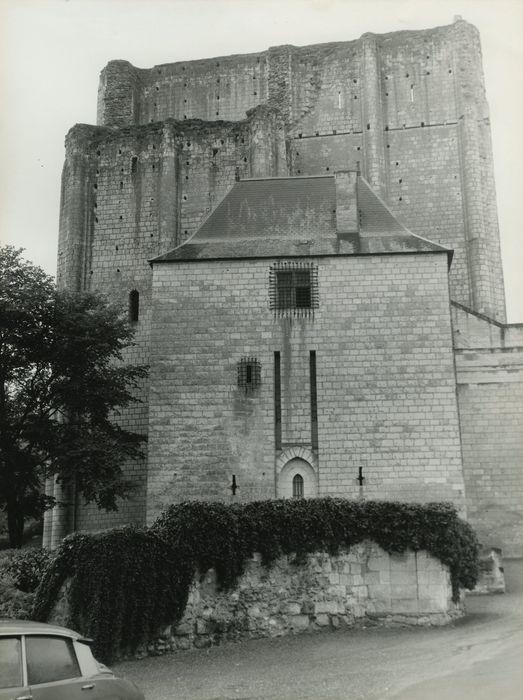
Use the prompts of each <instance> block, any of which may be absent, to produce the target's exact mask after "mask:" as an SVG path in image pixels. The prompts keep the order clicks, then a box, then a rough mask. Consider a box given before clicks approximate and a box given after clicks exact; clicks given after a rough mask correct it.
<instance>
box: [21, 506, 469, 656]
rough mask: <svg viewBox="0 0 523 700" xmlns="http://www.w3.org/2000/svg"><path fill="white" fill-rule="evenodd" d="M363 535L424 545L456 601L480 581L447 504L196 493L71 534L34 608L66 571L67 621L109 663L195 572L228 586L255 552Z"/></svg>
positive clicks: (43, 614) (179, 604)
mask: <svg viewBox="0 0 523 700" xmlns="http://www.w3.org/2000/svg"><path fill="white" fill-rule="evenodd" d="M363 540H372V541H374V542H376V543H377V544H379V545H380V546H381V547H382V548H383V549H384V550H385V551H387V552H389V553H393V552H403V551H405V550H406V549H411V550H421V549H423V550H426V551H428V552H429V553H430V554H431V555H432V556H434V557H436V558H437V559H439V560H440V561H442V562H443V563H444V564H446V565H447V566H448V567H449V570H450V575H451V580H452V589H453V597H454V600H457V599H458V596H459V590H460V588H473V587H474V585H475V583H476V580H477V576H478V544H477V540H476V537H475V535H474V532H473V530H472V529H471V527H470V526H469V525H468V524H467V523H466V522H464V521H462V520H460V519H459V518H458V516H457V513H456V510H455V508H454V506H453V505H451V504H448V503H431V504H427V505H419V504H410V503H393V502H382V501H348V500H344V499H341V498H323V499H310V500H286V501H281V500H280V501H258V502H253V503H247V504H235V505H225V504H223V503H208V502H202V501H190V502H184V503H180V504H177V505H173V506H170V507H169V508H168V509H167V510H166V511H165V513H163V514H162V515H161V516H160V517H159V518H158V520H157V521H156V522H155V523H154V524H153V526H152V527H151V528H150V529H148V530H145V529H137V528H132V527H126V528H119V529H115V530H110V531H107V532H104V533H100V534H96V535H85V534H81V535H80V534H75V535H72V536H70V537H67V538H66V539H65V540H64V542H63V544H62V546H61V547H60V549H59V550H58V552H57V554H56V557H55V558H54V559H53V561H52V562H51V563H50V565H49V566H48V568H47V569H46V571H45V574H44V578H43V580H42V583H41V584H40V586H39V588H38V590H37V594H36V601H35V606H34V608H33V611H32V615H33V617H34V619H37V620H46V619H47V618H48V616H49V615H50V614H51V612H52V610H53V607H54V605H55V603H56V601H57V599H58V597H59V594H60V589H61V587H62V586H63V584H64V582H65V581H66V579H70V587H69V592H68V596H69V599H68V602H69V620H68V622H67V624H68V625H70V626H72V627H73V628H76V629H79V630H80V631H81V632H82V633H84V634H86V635H88V636H91V637H93V638H94V640H95V645H94V649H95V653H96V654H97V655H98V656H99V657H100V658H101V659H102V660H104V661H110V660H111V659H112V658H114V656H115V655H116V654H117V653H118V652H122V651H123V652H126V651H129V652H132V651H134V650H136V648H137V647H138V646H139V645H141V644H144V643H146V642H147V641H148V640H149V639H150V638H151V637H154V636H155V635H156V634H157V633H158V631H159V630H160V629H161V628H162V627H163V626H165V625H168V624H174V623H177V622H178V621H179V620H180V619H181V617H182V615H183V612H184V609H185V605H186V602H187V596H188V592H189V586H190V583H191V580H192V578H193V576H194V575H195V573H196V572H198V571H199V572H200V574H204V573H205V572H206V571H207V570H208V569H210V568H214V569H215V570H216V574H217V580H218V583H219V584H220V585H221V586H222V587H224V588H229V587H231V586H233V585H234V583H235V582H236V581H237V579H238V577H239V576H240V575H241V573H242V572H243V570H244V567H245V563H246V562H247V560H248V559H249V557H251V556H252V554H254V552H260V553H261V555H262V558H263V562H264V564H265V565H266V566H270V564H271V563H272V562H273V561H274V560H275V559H276V558H277V557H279V556H280V555H282V554H296V555H297V556H298V557H303V556H305V555H306V554H307V553H312V552H317V551H327V552H329V553H331V554H335V553H338V552H340V551H347V550H349V549H350V547H351V546H352V545H354V544H356V543H358V542H362V541H363Z"/></svg>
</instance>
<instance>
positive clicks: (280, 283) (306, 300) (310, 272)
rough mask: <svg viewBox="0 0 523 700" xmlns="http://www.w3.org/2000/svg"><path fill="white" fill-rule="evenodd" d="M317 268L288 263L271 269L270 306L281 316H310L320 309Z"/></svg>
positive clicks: (310, 264)
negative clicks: (312, 312) (313, 310)
mask: <svg viewBox="0 0 523 700" xmlns="http://www.w3.org/2000/svg"><path fill="white" fill-rule="evenodd" d="M317 272H318V271H317V266H316V265H314V264H312V263H303V262H287V263H278V264H276V265H274V266H273V267H271V279H270V306H271V309H273V310H274V311H276V312H277V313H280V314H281V315H288V312H289V311H290V313H291V315H295V316H300V315H310V313H311V311H312V309H316V308H318V274H317Z"/></svg>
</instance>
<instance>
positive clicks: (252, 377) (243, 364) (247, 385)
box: [238, 357, 261, 394]
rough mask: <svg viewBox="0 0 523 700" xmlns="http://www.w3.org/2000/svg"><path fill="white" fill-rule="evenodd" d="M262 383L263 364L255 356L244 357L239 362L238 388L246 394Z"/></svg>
mask: <svg viewBox="0 0 523 700" xmlns="http://www.w3.org/2000/svg"><path fill="white" fill-rule="evenodd" d="M260 384H261V365H260V363H259V362H258V360H257V359H256V358H255V357H242V359H241V360H240V361H239V362H238V388H239V389H243V390H244V391H245V393H246V394H248V393H250V392H252V391H254V389H257V388H258V387H259V386H260Z"/></svg>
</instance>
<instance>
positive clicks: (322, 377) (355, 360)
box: [147, 253, 464, 522]
mask: <svg viewBox="0 0 523 700" xmlns="http://www.w3.org/2000/svg"><path fill="white" fill-rule="evenodd" d="M272 262H273V261H271V260H269V259H267V260H251V261H241V260H233V261H227V262H213V261H199V262H196V263H158V264H155V266H154V273H153V278H154V282H153V284H154V309H153V320H152V335H151V351H152V356H151V366H152V369H151V378H150V380H151V390H150V414H149V416H150V419H149V472H148V474H149V476H148V506H147V518H148V521H149V522H150V521H152V520H153V519H154V518H155V517H156V516H157V515H158V514H159V513H160V512H161V511H162V510H163V509H164V508H165V506H166V505H168V504H169V503H171V502H175V501H178V500H181V499H185V498H208V499H218V500H226V501H227V500H234V499H235V498H238V499H241V500H252V499H262V498H273V497H274V496H275V495H276V491H277V484H278V479H279V477H280V472H279V470H280V467H283V466H284V465H283V464H281V462H280V461H279V457H280V454H281V452H280V450H281V451H282V452H283V453H285V452H286V453H288V452H289V450H290V451H291V452H292V451H293V450H294V452H293V455H294V456H297V457H302V456H304V455H310V456H309V457H305V459H307V460H308V461H309V463H311V466H312V467H313V468H315V469H316V471H317V478H318V495H320V496H326V495H339V496H345V497H348V498H353V497H358V496H359V495H360V489H359V485H358V482H357V479H356V477H357V475H358V468H359V467H360V466H362V467H363V470H364V476H365V485H364V494H365V496H366V497H369V498H378V499H379V498H385V499H397V500H404V501H405V500H413V501H436V500H451V501H454V502H455V503H456V504H457V506H458V508H460V509H461V508H462V506H463V504H464V493H463V479H462V473H461V452H460V438H459V426H458V416H457V405H456V386H455V379H454V376H455V375H454V359H453V355H452V340H451V329H450V315H449V309H448V303H449V301H448V281H447V257H446V255H445V254H439V253H435V254H432V253H429V254H420V255H393V256H386V255H384V256H378V255H376V256H360V257H358V256H347V257H334V258H329V257H326V258H320V259H317V260H316V261H315V262H316V263H317V265H318V280H319V281H318V288H319V308H318V309H316V310H315V312H314V318H311V319H308V318H293V319H287V318H278V317H275V315H274V312H272V311H271V310H270V308H269V268H270V265H271V263H272ZM311 350H314V351H315V352H316V375H317V404H318V443H319V446H318V450H317V451H315V448H314V445H313V439H312V426H311V413H310V411H311V408H310V406H311V402H310V351H311ZM275 352H279V353H280V364H281V412H282V420H281V447H279V448H277V445H276V444H275V398H274V397H275V393H274V381H275V359H274V353H275ZM243 357H255V358H257V359H258V361H259V362H260V365H261V384H260V387H259V389H257V390H256V391H255V392H253V393H252V394H245V391H244V390H242V389H240V388H239V387H238V385H237V363H238V362H239V361H240V360H241V358H243ZM233 475H235V476H236V481H237V485H238V491H237V493H236V496H232V494H231V489H230V485H231V482H232V476H233Z"/></svg>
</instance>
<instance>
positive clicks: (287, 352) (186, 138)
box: [45, 20, 523, 553]
mask: <svg viewBox="0 0 523 700" xmlns="http://www.w3.org/2000/svg"><path fill="white" fill-rule="evenodd" d="M342 173H345V174H346V175H345V180H344V178H343V176H342ZM351 173H352V174H351ZM356 173H360V175H359V176H358V177H356ZM335 174H336V177H334V175H335ZM319 176H325V178H326V179H325V180H323V181H324V182H327V181H328V182H331V184H332V192H334V200H332V197H331V200H329V197H327V200H329V201H331V203H332V202H334V207H335V209H336V212H335V214H333V213H332V212H331V214H333V215H334V217H335V220H334V223H333V222H332V221H331V219H332V217H331V218H330V219H329V217H328V216H326V212H325V211H323V210H321V206H320V210H321V211H319V213H318V211H317V210H315V209H314V206H312V208H311V211H308V210H307V204H306V199H307V197H306V194H304V192H305V190H306V188H307V187H308V186H309V185H310V183H311V182H314V181H316V179H317V178H318V177H319ZM273 178H284V180H282V181H281V182H283V181H285V182H290V181H292V179H293V178H296V179H297V180H296V181H297V182H301V183H302V190H301V194H300V195H299V196H297V199H296V198H295V199H292V197H291V198H290V200H289V201H288V202H287V204H286V207H283V209H281V211H283V210H285V211H286V217H287V218H286V219H285V222H284V224H283V223H282V220H279V224H281V225H282V226H283V228H284V229H285V230H279V231H278V235H279V237H280V239H281V238H282V237H283V238H294V239H295V241H297V242H298V248H296V247H294V248H293V247H291V248H288V247H287V248H285V246H284V248H283V254H282V255H281V256H280V257H278V256H277V255H276V251H277V250H279V248H278V246H279V245H280V243H281V240H280V242H279V243H278V245H276V247H273V248H272V249H271V237H270V236H267V235H265V234H264V235H265V244H264V245H260V241H259V240H257V242H256V245H255V246H254V248H253V249H252V250H251V249H250V248H249V244H248V243H247V244H245V245H244V246H243V247H242V246H239V247H238V246H235V245H234V243H233V242H231V241H229V244H228V245H226V244H225V243H224V242H223V241H222V242H221V246H222V248H220V246H218V248H220V250H219V251H218V252H217V253H216V255H215V256H214V257H212V255H211V254H210V253H209V256H208V257H206V258H205V260H204V261H201V260H200V261H199V262H195V260H192V259H190V255H187V251H188V250H189V249H190V245H191V242H189V243H187V244H186V243H185V242H186V241H188V239H190V241H192V240H193V239H192V238H191V237H192V236H193V234H195V233H196V232H198V233H196V236H200V238H201V228H202V224H203V225H204V226H205V224H204V222H205V221H206V220H208V218H209V215H210V214H211V212H214V214H213V216H215V215H216V212H217V211H218V209H219V204H220V202H222V200H223V199H224V197H231V196H234V195H233V191H234V187H235V183H236V184H237V185H238V181H239V184H240V185H245V186H247V183H250V185H249V186H250V187H252V188H254V191H257V192H258V194H254V195H253V194H252V193H249V196H246V199H245V201H246V202H247V204H246V206H250V207H252V210H253V211H258V209H257V206H258V203H259V200H260V198H261V197H262V194H261V193H263V192H264V189H263V188H264V187H266V186H268V185H267V183H268V182H269V181H270V182H275V181H274V180H271V179H273ZM354 178H356V179H354ZM255 183H258V185H256V184H255ZM264 183H265V184H264ZM306 183H308V184H306ZM334 183H335V184H334ZM303 188H305V190H304V189H303ZM240 189H242V188H241V187H240ZM343 193H345V195H344V194H343ZM369 193H371V194H369ZM243 194H245V190H243ZM329 196H330V195H329ZM253 197H254V199H253ZM300 197H301V198H302V199H300ZM303 197H305V200H303ZM304 202H305V203H304ZM376 202H377V203H378V204H376ZM324 204H325V203H324ZM322 206H323V205H322ZM293 207H294V208H293ZM369 207H370V208H369ZM373 207H375V211H374V210H373ZM362 209H365V211H366V216H367V225H366V226H362V222H361V220H360V219H361V211H362ZM281 211H280V213H281ZM384 212H386V214H384ZM244 213H245V212H244ZM308 215H314V216H316V219H314V216H313V219H311V218H310V216H309V218H307V216H308ZM242 216H243V215H241V216H239V217H238V216H237V217H236V219H234V217H232V218H229V219H228V220H227V222H226V223H227V226H226V227H225V228H226V230H225V229H224V233H223V236H222V238H224V239H227V238H228V237H230V236H233V237H234V235H236V234H235V233H234V231H233V228H234V226H235V225H243V224H244V223H245V219H244V218H242ZM322 217H323V218H322ZM211 218H212V217H211ZM247 218H248V217H247ZM371 220H372V221H374V222H375V224H369V223H368V222H369V221H371ZM329 226H330V229H329ZM231 227H232V228H231ZM363 229H365V230H363ZM400 229H401V230H402V233H401V235H399V238H398V235H397V234H398V231H399V230H400ZM410 232H412V233H410ZM329 236H330V237H331V241H330V243H329V242H327V243H326V245H327V246H329V245H330V246H331V248H329V255H325V253H324V252H323V253H321V254H318V255H324V257H322V258H321V264H320V259H319V258H318V260H316V259H315V253H314V246H312V248H311V247H310V246H309V248H307V247H306V245H304V242H306V241H314V240H319V239H322V238H329ZM419 237H422V238H423V239H427V240H428V241H429V242H430V244H427V246H428V248H430V247H431V246H432V249H431V250H428V249H426V248H425V247H424V246H423V245H421V247H420V245H419V240H420V238H419ZM370 239H373V241H374V244H375V245H373V244H372V243H371V244H369V240H370ZM392 239H393V240H394V243H393V245H392V249H391V246H390V245H389V243H390V241H391V240H392ZM399 239H401V241H402V243H401V241H400V243H398V240H399ZM407 240H408V241H409V242H408V243H407ZM415 240H416V241H417V243H416V245H414V244H413V242H414V241H415ZM333 241H337V245H341V247H343V246H349V247H350V246H352V248H351V249H350V251H349V252H347V250H348V249H346V250H345V253H346V254H342V255H340V254H339V251H338V253H336V254H332V252H333V248H332V245H336V244H335V243H333ZM300 242H301V248H300V247H299V244H300ZM324 242H325V241H324ZM340 242H341V243H340ZM251 244H252V241H251ZM242 245H243V244H242ZM180 246H181V248H179V250H183V251H184V253H183V254H182V256H181V257H182V258H184V259H171V260H169V259H163V260H162V258H164V257H165V256H166V254H168V253H169V251H172V250H174V249H175V248H177V247H180ZM187 246H189V248H188V247H187ZM366 246H367V247H366ZM401 246H403V247H404V250H403V252H402V250H401ZM237 249H238V250H240V252H241V251H243V252H242V256H243V257H241V256H240V257H238V256H237V252H238V250H237ZM254 249H255V252H253V250H254ZM209 250H210V249H209ZM217 250H218V249H217ZM224 250H225V252H224ZM322 250H324V249H323V248H322ZM231 251H233V252H231ZM449 251H452V265H451V267H450V272H449V273H448V274H447V262H448V260H449V257H450V255H451V254H450V253H449ZM342 252H343V251H342ZM218 253H219V254H218ZM177 256H178V257H179V254H176V255H174V256H171V257H173V258H176V257H177ZM271 256H272V257H271ZM168 257H169V256H168V255H167V258H168ZM153 259H155V260H156V261H155V262H154V263H153V264H152V265H151V264H150V263H149V261H150V260H153ZM277 260H283V261H287V262H289V263H291V262H293V261H294V262H296V264H298V263H300V264H305V263H307V264H311V265H316V266H317V275H318V294H319V304H320V306H319V307H318V310H317V311H315V313H314V318H313V319H307V320H306V321H305V320H304V319H298V320H297V321H296V322H295V323H289V319H286V320H285V319H284V322H282V320H281V319H276V318H275V316H274V314H273V313H271V309H270V299H269V293H270V289H269V287H270V280H269V276H268V273H267V270H268V269H270V268H271V266H273V267H274V264H275V263H276V261H277ZM58 282H59V284H61V285H65V286H68V287H71V288H76V289H92V290H100V291H102V292H105V293H106V294H108V295H109V296H110V297H111V298H113V299H117V300H120V301H121V303H122V305H127V304H128V303H129V299H130V294H131V292H133V293H135V298H138V299H139V311H138V320H137V321H135V327H136V345H135V347H134V348H132V349H130V350H129V352H128V359H129V361H132V362H145V363H150V365H151V378H150V382H147V383H144V385H143V389H142V392H141V398H142V399H143V402H142V403H141V404H138V405H137V406H135V407H133V408H132V409H130V410H129V411H128V412H127V413H126V414H125V415H124V416H122V420H123V421H124V422H125V424H126V426H127V427H130V428H132V429H135V430H137V431H140V432H143V433H145V434H149V437H150V439H149V459H148V464H145V463H144V464H133V465H129V468H128V475H129V476H131V477H132V478H133V479H134V480H135V482H136V484H137V489H136V491H135V495H134V497H133V498H132V499H131V500H130V501H126V502H125V503H123V504H122V505H121V507H120V509H119V512H118V513H117V514H105V513H99V512H97V511H94V510H93V509H92V508H90V507H83V506H82V505H81V504H80V505H79V506H77V507H76V508H75V509H69V512H67V510H66V511H65V512H59V511H56V512H55V513H54V514H53V515H52V516H49V517H48V518H47V520H46V528H45V537H46V541H48V542H49V541H50V540H51V537H52V535H53V533H54V537H55V540H56V537H57V536H60V535H61V534H63V533H64V532H65V531H67V530H68V529H81V528H95V527H106V526H111V525H116V524H123V523H128V522H133V523H143V522H146V521H148V520H151V518H154V516H155V515H156V514H157V512H158V509H159V508H161V507H163V506H164V505H165V504H166V503H167V502H171V501H173V500H176V499H179V498H184V497H191V498H192V497H200V498H205V497H209V498H225V499H231V498H260V497H274V496H277V495H288V490H286V489H288V484H287V486H285V484H284V482H283V481H281V480H280V475H281V474H288V475H290V474H291V473H292V470H293V468H294V472H296V473H297V471H296V468H295V467H293V465H292V464H290V463H291V462H292V460H296V459H299V460H301V462H303V464H302V465H301V467H300V468H301V469H302V471H304V470H309V471H308V472H307V474H309V476H310V477H311V478H312V482H311V481H310V479H309V482H308V483H314V492H315V493H317V494H319V495H327V494H337V495H345V496H348V497H355V496H359V495H360V486H359V483H358V482H357V481H356V479H355V477H356V471H357V469H358V468H359V467H360V466H361V467H363V476H364V477H365V482H364V484H363V486H362V491H363V494H364V496H368V497H375V498H401V499H406V500H408V499H415V500H420V499H426V498H429V499H432V500H434V499H440V498H445V499H451V500H454V501H455V502H456V503H457V505H458V507H460V508H464V507H465V506H466V508H467V511H468V517H469V518H470V520H471V521H472V523H473V524H474V525H475V526H476V527H478V530H479V534H480V538H481V539H482V541H484V543H485V544H495V545H501V546H503V547H504V549H505V551H506V552H509V553H510V552H513V553H517V552H518V551H519V549H520V547H521V543H522V540H523V535H522V515H523V514H522V506H521V503H522V502H523V498H522V496H523V488H522V477H521V462H522V456H523V438H522V431H521V429H520V428H519V430H518V425H519V426H521V420H522V414H523V396H522V394H523V391H522V387H523V384H522V359H521V358H522V352H523V351H522V344H523V329H522V328H521V326H510V327H509V326H507V325H506V324H505V303H504V292H503V275H502V268H501V257H500V247H499V233H498V225H497V213H496V199H495V190H494V179H493V164H492V154H491V142H490V126H489V118H488V107H487V103H486V99H485V92H484V85H483V75H482V68H481V49H480V42H479V36H478V33H477V31H476V29H475V28H474V27H472V26H471V25H469V24H468V23H467V22H464V21H462V20H457V21H455V22H454V23H453V24H452V25H450V26H446V27H438V28H435V29H431V30H424V31H405V32H395V33H391V34H385V35H374V34H365V35H363V36H362V37H361V38H360V39H358V40H355V41H348V42H336V43H331V44H320V45H314V46H308V47H301V48H297V47H293V46H280V47H274V48H270V49H268V50H267V51H265V52H262V53H259V54H249V55H241V56H228V57H221V58H217V59H206V60H201V61H191V62H181V63H173V64H165V65H159V66H155V67H154V68H152V69H138V68H135V67H134V66H132V65H131V64H129V63H128V62H126V61H112V62H110V63H109V64H108V65H107V66H106V68H105V69H104V70H103V71H102V75H101V80H100V88H99V95H98V125H97V126H88V125H84V124H80V125H76V126H75V127H73V128H72V129H71V131H70V132H69V134H68V135H67V138H66V159H65V164H64V170H63V178H62V196H61V218H60V239H59V251H58ZM402 285H406V287H405V286H404V287H402ZM448 288H450V299H451V301H450V302H449V295H448ZM136 292H137V293H138V295H136ZM326 303H328V305H329V311H328V312H327V309H326V307H325V304H326ZM255 307H257V308H258V311H257V312H256V313H258V312H259V313H260V314H261V315H260V316H259V323H257V322H256V321H255V319H253V318H252V316H249V314H251V315H252V314H254V308H255ZM214 321H215V322H216V325H215V326H214V325H213V322H214ZM452 339H453V340H452ZM151 350H152V354H151ZM311 352H315V353H316V355H315V362H316V365H315V369H314V372H315V375H316V376H315V382H316V384H315V386H316V392H317V396H316V397H315V400H316V409H315V410H316V412H317V420H316V423H315V426H316V427H315V430H316V437H314V439H313V435H312V433H311V408H310V406H311V400H310V390H311V386H313V385H312V383H311V380H310V377H311V371H312V370H311V368H312V360H311V357H312V356H311V354H310V353H311ZM275 353H279V358H280V359H279V362H280V365H279V373H280V382H281V386H280V396H281V406H280V409H281V416H282V424H281V431H280V432H281V436H280V442H278V437H277V435H278V431H277V430H276V432H275V428H274V423H275V412H276V413H277V411H278V408H277V405H276V404H275V401H274V397H275V393H276V392H275V386H274V378H275V374H276V370H277V367H276V364H275V363H276V360H275V357H277V355H276V354H275ZM242 358H243V359H245V358H247V359H248V358H256V359H257V360H258V361H259V366H260V373H261V375H260V376H261V380H260V382H261V383H260V392H261V396H260V398H259V401H258V403H256V399H255V398H254V397H253V396H250V397H248V398H247V399H246V398H245V397H243V398H240V397H238V396H237V397H236V399H234V396H236V393H237V391H238V387H237V385H236V377H235V376H233V375H234V371H236V369H237V363H238V362H241V360H242ZM182 367H183V368H184V369H183V372H186V373H187V374H183V372H182V369H181V368H182ZM199 368H200V369H199ZM233 370H234V371H233ZM227 372H229V374H227ZM300 372H301V373H302V376H300ZM180 373H182V374H180ZM189 374H190V375H191V380H190V381H188V379H187V378H188V376H189ZM410 380H413V381H414V382H417V386H424V387H428V386H430V388H431V389H430V391H428V390H427V391H425V390H423V391H422V392H418V395H417V396H414V394H416V392H409V390H408V389H409V381H410ZM182 387H183V388H182ZM213 389H216V393H213ZM235 392H236V393H235ZM411 394H412V396H411ZM209 395H212V396H214V397H216V396H220V397H221V399H220V401H221V400H222V399H223V398H224V397H227V399H226V401H229V405H228V406H227V407H226V406H225V405H224V404H223V402H222V404H220V403H219V402H217V403H216V402H215V403H212V402H211V403H209ZM405 396H407V397H409V398H407V399H401V398H400V397H405ZM456 397H457V398H456ZM402 400H404V401H405V404H401V401H402ZM235 401H236V403H235ZM409 401H412V403H411V404H409ZM220 406H221V409H220ZM408 406H410V408H408ZM220 410H221V412H220ZM249 411H250V412H251V413H249ZM409 412H410V413H409ZM175 414H176V415H179V416H180V418H179V420H178V419H177V418H176V415H175ZM285 415H287V418H284V416H285ZM289 415H291V416H292V420H291V419H290V418H288V416H289ZM400 416H401V417H400ZM405 416H408V419H407V418H406V417H405ZM177 420H178V422H177ZM285 420H286V421H287V423H285ZM213 430H214V433H213ZM293 464H294V465H296V464H297V463H296V462H293ZM300 464H301V463H300ZM288 465H290V466H288ZM303 465H305V466H303ZM304 474H305V471H304ZM233 475H234V476H235V479H237V484H238V489H237V491H236V494H235V495H234V496H232V491H231V489H230V488H229V487H230V486H231V485H232V476H233ZM294 476H295V474H294ZM244 477H245V478H244ZM306 483H307V480H306Z"/></svg>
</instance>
